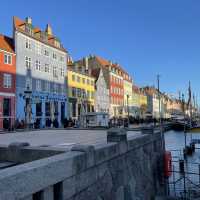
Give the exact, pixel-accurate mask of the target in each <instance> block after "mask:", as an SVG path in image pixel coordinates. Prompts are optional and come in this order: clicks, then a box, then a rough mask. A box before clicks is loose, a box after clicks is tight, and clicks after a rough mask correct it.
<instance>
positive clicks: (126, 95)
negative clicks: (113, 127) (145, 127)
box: [126, 94, 129, 127]
mask: <svg viewBox="0 0 200 200" xmlns="http://www.w3.org/2000/svg"><path fill="white" fill-rule="evenodd" d="M126 97H127V112H128V127H129V95H128V94H127V95H126Z"/></svg>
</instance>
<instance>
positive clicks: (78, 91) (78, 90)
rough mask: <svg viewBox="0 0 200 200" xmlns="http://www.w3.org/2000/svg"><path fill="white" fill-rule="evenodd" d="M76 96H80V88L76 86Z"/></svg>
mask: <svg viewBox="0 0 200 200" xmlns="http://www.w3.org/2000/svg"><path fill="white" fill-rule="evenodd" d="M77 96H78V97H81V89H79V88H77Z"/></svg>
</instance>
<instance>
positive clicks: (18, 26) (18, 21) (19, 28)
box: [13, 16, 67, 52]
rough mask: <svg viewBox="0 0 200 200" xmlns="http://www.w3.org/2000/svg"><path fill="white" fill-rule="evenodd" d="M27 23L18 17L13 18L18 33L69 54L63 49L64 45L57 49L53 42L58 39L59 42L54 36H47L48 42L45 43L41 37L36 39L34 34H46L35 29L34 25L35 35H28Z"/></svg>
mask: <svg viewBox="0 0 200 200" xmlns="http://www.w3.org/2000/svg"><path fill="white" fill-rule="evenodd" d="M26 24H27V23H26V22H25V21H23V20H21V19H19V18H18V17H16V16H14V17H13V25H14V30H17V31H20V32H22V33H23V34H26V35H27V36H29V37H32V38H34V39H35V40H38V41H40V42H42V43H45V44H47V45H49V46H52V47H53V48H56V49H59V50H62V51H64V52H67V51H66V49H64V48H63V47H62V45H61V46H60V47H57V46H55V45H54V44H53V43H52V40H54V39H56V40H58V39H57V38H56V37H55V36H54V35H47V41H44V40H43V39H42V38H39V37H36V36H35V35H34V34H35V33H40V32H44V31H41V29H40V28H38V27H33V26H32V24H31V25H30V26H32V30H33V33H34V34H33V35H30V34H28V33H27V32H26V31H25V30H24V29H23V28H24V25H26Z"/></svg>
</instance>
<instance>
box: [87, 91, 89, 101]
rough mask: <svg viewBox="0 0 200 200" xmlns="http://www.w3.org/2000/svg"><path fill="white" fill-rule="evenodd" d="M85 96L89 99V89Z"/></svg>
mask: <svg viewBox="0 0 200 200" xmlns="http://www.w3.org/2000/svg"><path fill="white" fill-rule="evenodd" d="M87 98H88V99H89V98H90V91H89V90H87Z"/></svg>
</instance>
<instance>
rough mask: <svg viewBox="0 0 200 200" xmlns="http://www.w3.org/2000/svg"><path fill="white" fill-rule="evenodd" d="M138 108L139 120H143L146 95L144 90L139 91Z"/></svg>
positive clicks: (145, 109) (145, 108)
mask: <svg viewBox="0 0 200 200" xmlns="http://www.w3.org/2000/svg"><path fill="white" fill-rule="evenodd" d="M139 107H140V118H141V119H145V114H146V113H147V95H146V93H145V92H144V90H142V89H140V90H139Z"/></svg>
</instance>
